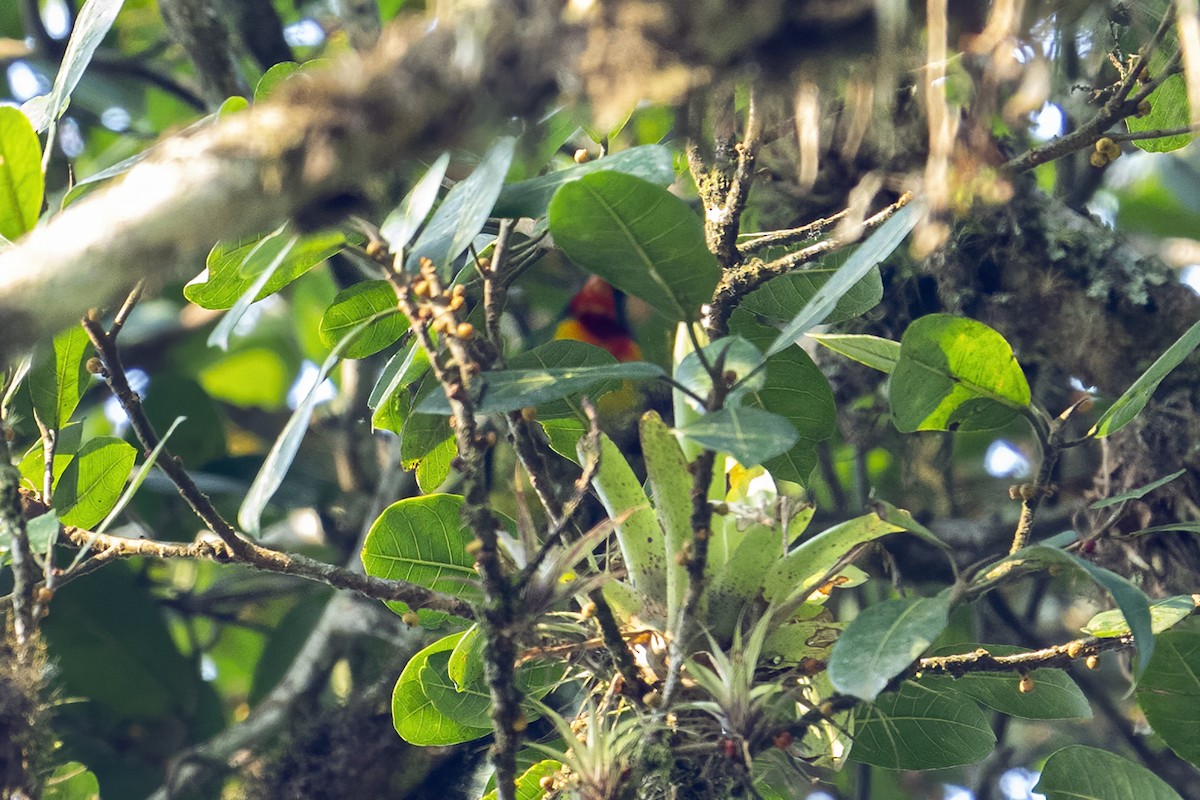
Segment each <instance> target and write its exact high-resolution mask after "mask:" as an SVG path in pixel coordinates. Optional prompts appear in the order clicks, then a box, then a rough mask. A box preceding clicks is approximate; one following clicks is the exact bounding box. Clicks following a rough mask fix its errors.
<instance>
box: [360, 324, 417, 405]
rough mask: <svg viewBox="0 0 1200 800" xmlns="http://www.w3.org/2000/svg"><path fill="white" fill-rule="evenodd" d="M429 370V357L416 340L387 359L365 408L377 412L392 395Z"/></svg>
mask: <svg viewBox="0 0 1200 800" xmlns="http://www.w3.org/2000/svg"><path fill="white" fill-rule="evenodd" d="M427 369H429V355H428V354H427V353H426V352H425V348H424V347H422V346H421V345H420V343H418V342H417V341H416V340H413V341H411V342H409V344H408V345H407V346H405V347H403V348H402V349H401V350H400V351H399V352H397V353H396V354H395V355H393V356H392V357H391V358H389V359H388V362H387V364H385V365H384V367H383V369H382V370H381V371H380V373H379V380H377V381H376V382H375V386H374V387H373V388H372V389H371V396H370V397H369V398H368V400H367V407H369V408H372V409H376V410H378V409H379V407H380V406H382V405H383V404H385V403H386V402H387V401H388V399H389V398H391V396H392V395H394V394H395V393H396V392H398V391H400V390H401V389H405V388H407V387H409V386H411V385H412V384H413V383H414V382H415V381H416V380H417V379H418V378H420V377H421V376H422V375H424V374H425V371H426V370H427Z"/></svg>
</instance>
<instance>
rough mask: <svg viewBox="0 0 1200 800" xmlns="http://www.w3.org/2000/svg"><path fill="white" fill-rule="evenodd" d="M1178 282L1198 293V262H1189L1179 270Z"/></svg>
mask: <svg viewBox="0 0 1200 800" xmlns="http://www.w3.org/2000/svg"><path fill="white" fill-rule="evenodd" d="M1179 282H1180V283H1182V284H1183V285H1184V286H1187V287H1188V288H1189V289H1191V290H1192V291H1193V292H1195V293H1196V294H1200V264H1189V265H1187V266H1186V267H1184V268H1183V269H1181V270H1179Z"/></svg>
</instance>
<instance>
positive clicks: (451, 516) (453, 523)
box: [362, 494, 480, 624]
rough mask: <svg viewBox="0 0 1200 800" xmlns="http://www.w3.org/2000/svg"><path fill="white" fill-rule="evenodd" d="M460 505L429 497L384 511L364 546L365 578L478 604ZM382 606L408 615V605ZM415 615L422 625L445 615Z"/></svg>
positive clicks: (389, 603) (455, 500)
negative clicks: (401, 583)
mask: <svg viewBox="0 0 1200 800" xmlns="http://www.w3.org/2000/svg"><path fill="white" fill-rule="evenodd" d="M462 503H463V500H462V498H461V497H460V496H458V495H452V494H431V495H426V496H424V497H413V498H409V499H407V500H400V501H398V502H395V503H392V504H391V505H390V506H388V507H387V508H385V509H384V510H383V513H382V514H380V515H379V517H378V518H377V519H376V520H375V522H374V523H372V525H371V529H370V531H368V532H367V539H366V542H365V543H364V544H363V549H362V562H363V568H364V569H365V570H366V573H367V574H368V575H374V576H375V577H377V578H385V579H387V580H401V581H408V582H409V583H415V584H417V585H418V586H424V587H425V588H426V589H432V590H434V591H437V592H444V593H446V594H450V595H453V596H455V597H461V598H464V599H467V600H471V601H474V600H477V599H479V596H480V595H479V588H478V575H477V574H476V572H475V557H474V556H473V555H471V554H470V553H469V552H467V545H469V544H470V543H471V541H472V540H473V539H474V538H475V535H474V534H473V533H472V532H471V530H470V529H469V528H468V527H467V526H466V525H465V524H464V523H463V520H462ZM386 604H387V606H388V608H390V609H392V610H393V611H395V612H396V613H397V614H405V613H407V612H408V611H409V607H408V605H407V604H405V603H401V602H399V601H387V603H386ZM418 613H419V614H420V615H421V616H422V622H423V623H426V624H429V623H433V622H438V621H440V620H441V619H444V618H445V615H444V614H443V615H435V616H430V614H431V612H426V611H418ZM435 617H436V618H435Z"/></svg>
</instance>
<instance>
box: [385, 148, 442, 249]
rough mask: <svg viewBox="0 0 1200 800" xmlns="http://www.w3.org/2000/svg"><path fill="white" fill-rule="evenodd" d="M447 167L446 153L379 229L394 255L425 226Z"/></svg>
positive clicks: (426, 172) (414, 186) (439, 157)
mask: <svg viewBox="0 0 1200 800" xmlns="http://www.w3.org/2000/svg"><path fill="white" fill-rule="evenodd" d="M449 165H450V154H449V153H442V154H441V155H440V156H438V159H437V161H434V162H433V164H431V165H430V167H429V169H427V170H426V171H425V174H424V175H422V176H421V179H420V180H419V181H417V182H416V184H414V185H413V188H412V189H411V190H410V191H409V193H408V194H407V195H405V197H404V200H403V201H401V203H400V205H398V206H396V208H395V209H393V210H392V212H391V213H390V214H388V215H387V217H386V218H385V219H384V220H383V224H382V225H380V226H379V234H380V236H382V237H383V240H384V241H385V242H387V243H388V247H389V248H390V249H391V251H392V252H393V253H398V252H400V251H401V250H402V249H403V248H404V247H406V246H407V245H408V243H409V242H411V241H412V237H413V236H415V235H416V233H417V231H418V230H420V229H421V226H422V225H423V224H425V220H426V218H427V217H428V216H429V212H430V210H431V209H432V208H433V204H434V203H435V202H437V196H438V192H439V191H440V190H441V188H442V178H443V177H445V175H446V167H448V166H449Z"/></svg>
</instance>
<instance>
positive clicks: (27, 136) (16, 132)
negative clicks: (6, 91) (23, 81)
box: [0, 106, 46, 241]
mask: <svg viewBox="0 0 1200 800" xmlns="http://www.w3.org/2000/svg"><path fill="white" fill-rule="evenodd" d="M45 190H46V182H45V179H44V178H43V177H42V146H41V144H40V143H39V142H38V135H37V131H35V130H34V129H33V126H32V125H30V124H29V118H28V117H26V116H25V115H24V114H22V113H21V112H20V111H19V110H17V109H15V108H13V107H11V106H3V107H0V236H3V237H4V238H5V239H9V240H12V241H15V240H16V239H19V238H20V237H21V236H22V235H24V234H25V233H28V232H29V231H31V230H33V226H34V225H36V224H37V220H38V215H39V214H40V213H41V212H42V195H43V194H44V193H45Z"/></svg>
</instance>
